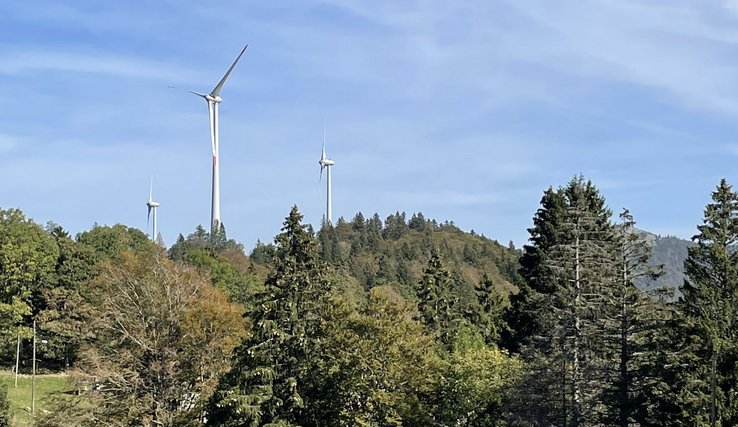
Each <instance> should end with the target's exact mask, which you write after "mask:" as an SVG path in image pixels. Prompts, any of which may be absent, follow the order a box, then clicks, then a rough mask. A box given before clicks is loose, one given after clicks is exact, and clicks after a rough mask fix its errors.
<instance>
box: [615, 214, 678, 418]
mask: <svg viewBox="0 0 738 427" xmlns="http://www.w3.org/2000/svg"><path fill="white" fill-rule="evenodd" d="M620 220H621V221H620V224H619V225H618V228H617V243H618V246H619V248H618V264H619V265H618V275H619V278H618V280H616V281H615V282H614V283H613V293H612V297H613V299H612V300H611V301H609V303H611V304H613V305H614V306H615V308H616V309H615V310H612V311H610V316H605V317H603V318H602V319H601V321H602V322H603V328H604V329H605V330H606V331H608V332H607V333H606V336H607V337H609V338H610V339H609V340H608V351H609V352H610V355H609V358H611V363H609V364H608V369H609V372H608V384H607V388H606V389H605V392H604V395H603V396H602V398H603V403H604V404H605V405H606V407H607V414H606V417H605V420H606V421H607V423H608V424H611V425H618V426H626V427H627V426H630V425H632V424H633V423H634V422H635V423H638V424H649V417H648V414H649V409H648V408H649V407H650V408H653V407H654V406H655V405H657V402H653V401H652V400H653V397H654V396H656V395H657V393H654V392H653V391H654V388H655V387H657V384H656V383H655V381H657V378H654V374H655V372H656V371H657V369H658V368H659V366H658V363H655V361H656V360H658V357H657V356H658V354H659V351H660V349H659V348H658V347H656V346H654V345H653V338H654V333H658V332H657V331H658V330H660V329H661V328H663V327H664V320H665V317H664V311H665V307H664V306H663V304H662V303H661V302H660V301H658V300H657V299H654V298H651V296H650V295H648V294H647V293H645V292H642V291H641V290H640V289H638V288H637V287H636V282H641V283H642V284H644V285H648V283H649V282H650V281H653V280H655V279H656V278H657V277H658V276H660V275H661V272H662V267H661V266H651V265H649V263H648V261H649V259H650V257H651V247H650V246H649V245H648V244H647V243H646V241H644V240H643V239H641V237H640V235H639V233H638V230H636V228H635V220H634V219H633V215H631V214H630V212H629V211H628V210H627V209H624V210H623V211H622V212H621V214H620ZM646 287H648V286H646ZM610 378H611V380H610Z"/></svg>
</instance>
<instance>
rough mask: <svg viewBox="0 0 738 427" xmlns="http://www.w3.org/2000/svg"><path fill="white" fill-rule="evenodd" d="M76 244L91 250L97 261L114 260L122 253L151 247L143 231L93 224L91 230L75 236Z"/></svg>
mask: <svg viewBox="0 0 738 427" xmlns="http://www.w3.org/2000/svg"><path fill="white" fill-rule="evenodd" d="M77 242H78V243H81V244H83V245H86V246H89V247H90V248H92V250H93V251H94V253H95V256H96V257H97V259H99V260H109V259H114V258H116V257H117V256H118V255H119V254H121V253H122V252H124V251H134V252H137V251H141V250H145V249H146V248H147V247H148V246H150V245H151V241H150V240H149V236H147V235H146V234H145V233H144V232H143V231H141V230H139V229H137V228H133V227H126V226H125V225H123V224H115V225H114V226H112V227H110V226H107V225H104V226H100V225H97V224H95V225H94V226H93V227H92V229H91V230H88V231H84V232H82V233H79V234H77Z"/></svg>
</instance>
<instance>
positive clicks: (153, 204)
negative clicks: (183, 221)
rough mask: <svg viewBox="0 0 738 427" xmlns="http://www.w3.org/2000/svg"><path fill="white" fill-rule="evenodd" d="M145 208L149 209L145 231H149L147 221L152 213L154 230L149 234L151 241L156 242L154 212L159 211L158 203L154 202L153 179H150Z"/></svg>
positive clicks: (147, 221)
mask: <svg viewBox="0 0 738 427" xmlns="http://www.w3.org/2000/svg"><path fill="white" fill-rule="evenodd" d="M146 207H148V208H149V212H148V214H147V215H146V231H149V220H150V219H151V211H154V229H153V231H152V232H151V240H154V241H156V236H158V234H157V228H156V227H157V222H156V211H157V210H158V209H159V202H155V201H154V178H151V187H150V188H149V200H148V201H147V202H146Z"/></svg>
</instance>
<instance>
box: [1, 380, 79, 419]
mask: <svg viewBox="0 0 738 427" xmlns="http://www.w3.org/2000/svg"><path fill="white" fill-rule="evenodd" d="M0 381H2V382H3V383H4V384H5V385H7V387H8V399H9V400H10V425H11V426H17V427H21V426H30V425H32V420H33V418H32V416H31V376H30V375H20V376H19V377H18V388H16V387H15V376H14V375H13V373H12V372H9V371H0ZM66 385H67V377H66V376H64V375H59V374H53V375H36V414H40V413H42V411H44V410H45V409H47V408H46V404H45V402H44V401H45V398H46V396H48V395H49V394H51V393H53V392H57V391H62V390H64V389H65V388H66Z"/></svg>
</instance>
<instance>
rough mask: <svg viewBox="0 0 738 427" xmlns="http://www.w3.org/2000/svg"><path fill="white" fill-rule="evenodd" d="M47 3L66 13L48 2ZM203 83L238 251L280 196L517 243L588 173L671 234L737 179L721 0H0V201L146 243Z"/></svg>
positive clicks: (199, 139) (728, 20)
mask: <svg viewBox="0 0 738 427" xmlns="http://www.w3.org/2000/svg"><path fill="white" fill-rule="evenodd" d="M64 3H66V4H64ZM247 42H248V43H249V49H248V51H247V53H246V55H245V56H244V57H243V58H242V60H241V62H240V63H239V65H238V67H237V68H236V70H235V71H234V73H233V74H232V76H231V78H230V79H229V81H228V82H227V84H226V86H225V88H224V89H223V92H222V96H223V100H224V101H223V104H222V105H221V123H220V133H221V186H222V187H221V188H222V190H221V191H222V217H223V221H224V223H225V225H226V227H227V229H228V232H229V236H230V237H233V238H235V239H237V240H239V241H241V242H243V243H244V244H245V245H246V247H247V250H250V249H251V248H252V247H253V244H254V242H255V241H256V239H257V238H258V239H261V240H262V241H271V240H272V237H273V236H274V235H275V234H276V233H277V232H279V228H280V226H281V222H282V220H283V218H284V217H285V216H286V214H287V213H288V212H289V209H290V207H291V206H292V205H293V204H297V205H298V206H299V207H300V209H301V210H302V211H303V213H304V214H305V219H306V221H308V222H311V223H313V224H318V223H319V222H320V218H321V217H322V215H323V210H324V185H322V184H320V183H319V182H318V174H319V166H318V163H317V161H318V159H319V155H320V144H321V141H322V133H323V119H324V117H325V118H326V120H327V144H328V153H329V155H330V156H331V157H332V158H333V159H335V160H336V166H335V167H334V169H333V176H334V216H335V217H338V216H344V217H346V218H347V219H350V218H351V217H353V215H354V214H355V213H356V212H357V211H362V212H364V213H365V214H367V213H370V214H371V213H374V212H378V213H379V214H380V216H382V217H383V218H384V217H386V216H387V215H389V214H390V213H393V212H395V211H406V212H408V215H409V214H410V213H412V212H416V211H422V212H423V213H424V214H425V215H426V216H427V217H431V218H436V219H439V220H446V219H448V220H453V221H454V222H455V223H456V224H457V225H459V226H460V227H462V228H463V229H465V230H470V229H474V230H475V231H476V232H478V233H484V234H485V235H486V236H489V237H492V238H496V239H498V240H499V241H500V242H502V243H506V242H507V241H508V240H513V241H514V242H515V243H516V244H518V245H519V244H522V243H524V242H525V240H526V239H527V231H526V228H528V227H530V224H531V218H532V215H533V214H534V212H535V210H536V209H537V207H538V202H539V200H540V197H541V194H542V191H543V190H545V189H546V188H547V187H548V186H559V185H562V184H564V183H566V182H567V181H568V180H569V179H571V178H572V177H573V176H574V175H576V174H580V173H581V174H583V175H584V176H585V177H587V178H590V179H592V181H593V182H594V183H595V185H597V186H598V188H600V190H601V192H602V193H603V195H604V196H605V197H606V199H607V201H608V204H609V206H610V207H611V208H612V209H613V211H615V212H617V211H619V210H620V209H621V208H623V207H627V208H629V209H630V210H631V212H632V213H633V214H634V215H635V218H636V220H637V221H638V224H639V226H640V227H642V228H645V229H647V230H650V231H653V232H657V233H661V234H673V235H677V236H680V237H690V236H691V235H692V234H694V232H695V226H696V225H697V224H698V223H699V222H700V221H701V218H702V211H703V208H704V205H705V204H706V203H707V202H708V201H709V197H710V192H711V191H712V190H713V189H714V188H715V186H716V184H717V183H718V181H719V179H720V178H721V177H725V178H727V179H728V181H729V182H731V183H736V184H738V173H737V171H736V161H737V160H738V120H737V119H738V1H734V0H732V1H704V0H699V1H697V0H695V1H680V0H671V1H653V0H642V1H629V0H610V1H605V0H602V1H597V0H592V1H581V0H577V1H573V0H561V1H556V2H552V1H550V0H537V1H534V0H509V1H507V0H480V1H472V0H468V1H458V2H449V1H436V0H424V1H413V0H408V1H402V2H398V1H395V0H375V1H372V2H367V1H358V0H321V1H308V0H301V1H273V2H261V1H259V2H257V1H218V2H202V1H174V0H169V1H161V0H160V1H136V2H99V1H92V0H78V1H74V2H57V1H35V0H28V1H7V2H2V3H0V93H3V96H2V97H0V112H2V114H0V181H1V182H2V183H3V184H2V186H0V206H2V207H4V208H8V207H19V208H21V209H22V210H23V211H25V212H26V214H27V215H29V216H30V217H32V218H33V219H34V220H36V221H37V222H40V223H45V222H46V221H49V220H52V221H55V222H57V223H59V224H61V225H63V226H64V227H65V228H67V229H68V230H70V231H71V232H73V233H76V232H79V231H83V230H86V229H89V228H90V227H91V226H92V225H93V223H95V222H97V223H99V224H115V223H124V224H127V225H130V226H135V227H140V228H142V229H143V228H145V226H146V206H145V201H146V199H147V197H148V190H149V179H150V177H151V176H152V175H153V176H154V195H155V198H156V199H157V200H158V201H159V202H161V208H160V211H159V225H160V231H161V232H162V234H163V236H164V239H165V241H166V242H167V243H168V244H171V243H173V241H174V239H175V238H176V237H177V234H178V233H180V232H181V233H183V234H187V233H189V232H191V231H192V230H193V229H194V228H195V226H196V225H197V224H207V223H208V222H209V215H210V173H211V171H210V164H211V163H210V162H211V160H210V142H209V131H208V119H207V108H206V104H205V102H204V101H203V100H202V99H200V98H197V97H195V96H192V95H191V94H188V93H187V92H184V91H182V90H173V89H171V88H169V87H168V86H177V87H180V88H184V89H192V90H195V91H203V92H207V91H210V90H211V89H212V87H213V86H214V85H215V83H216V82H217V80H218V79H219V78H220V76H221V75H222V74H223V72H224V71H225V70H226V68H227V67H228V65H230V63H231V61H232V60H233V59H234V57H235V56H236V54H237V53H238V51H239V49H240V48H241V47H242V46H243V44H244V43H247Z"/></svg>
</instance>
